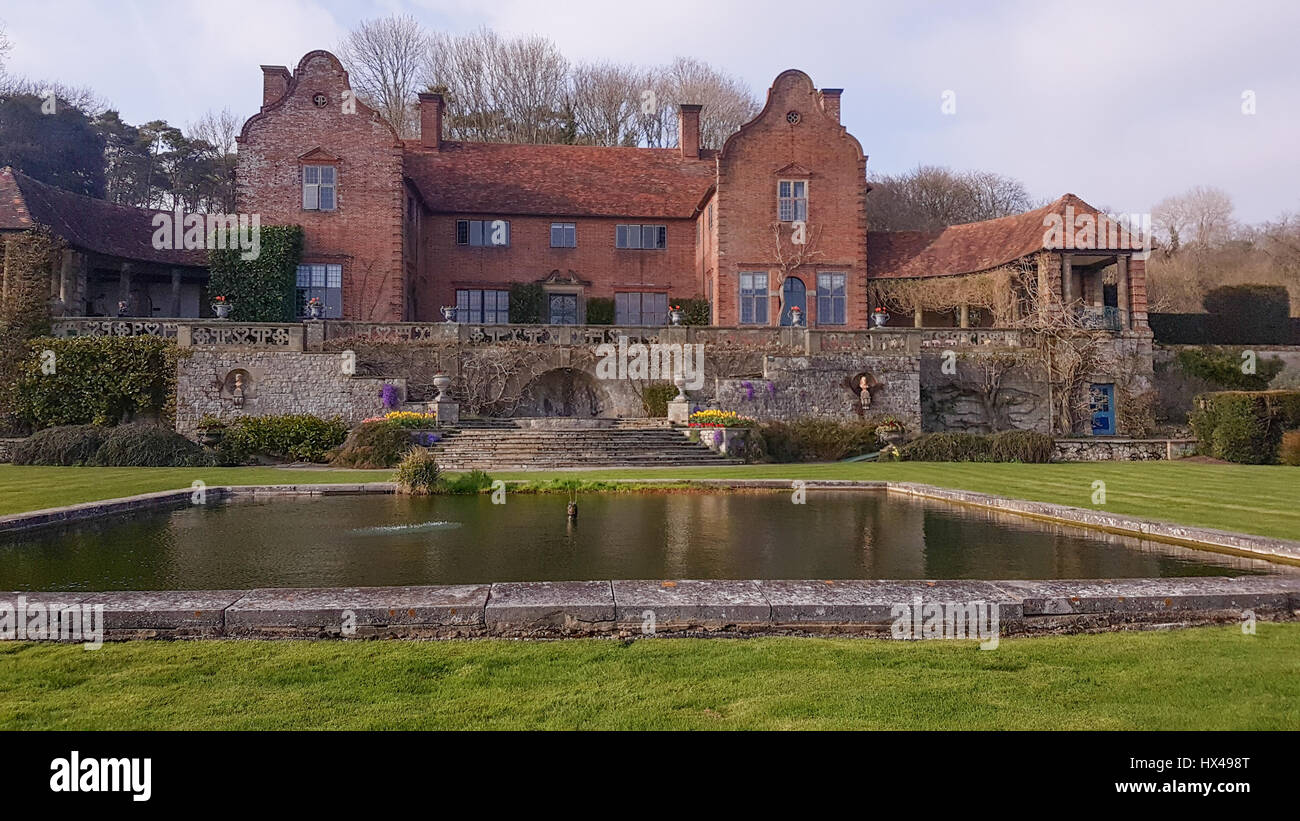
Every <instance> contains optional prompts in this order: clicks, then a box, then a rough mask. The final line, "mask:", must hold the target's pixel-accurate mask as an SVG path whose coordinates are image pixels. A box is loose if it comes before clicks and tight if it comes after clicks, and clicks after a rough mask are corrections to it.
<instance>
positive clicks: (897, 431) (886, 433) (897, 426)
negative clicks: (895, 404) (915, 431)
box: [876, 416, 907, 448]
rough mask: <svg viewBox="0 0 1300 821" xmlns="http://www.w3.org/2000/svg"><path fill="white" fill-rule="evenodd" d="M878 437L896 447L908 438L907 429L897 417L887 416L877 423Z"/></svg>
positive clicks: (883, 442) (885, 443)
mask: <svg viewBox="0 0 1300 821" xmlns="http://www.w3.org/2000/svg"><path fill="white" fill-rule="evenodd" d="M876 437H877V438H878V439H880V441H881V443H882V444H884V445H887V446H892V447H895V448H896V447H898V446H899V445H901V444H903V442H904V440H906V438H907V431H906V429H905V428H904V427H903V423H902V422H901V421H899V420H898V418H897V417H894V416H886V417H885V418H884V419H881V420H880V424H878V425H876Z"/></svg>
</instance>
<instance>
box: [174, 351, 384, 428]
mask: <svg viewBox="0 0 1300 821" xmlns="http://www.w3.org/2000/svg"><path fill="white" fill-rule="evenodd" d="M348 362H349V357H346V356H345V355H343V354H341V353H304V352H301V351H251V350H250V351H239V350H210V349H205V348H191V349H190V354H189V355H188V356H183V357H181V359H180V361H179V363H178V365H177V379H176V430H177V431H178V432H180V433H183V434H186V435H190V434H192V433H194V431H195V425H196V424H197V423H198V421H199V419H201V418H202V417H203V416H205V415H208V414H211V415H213V416H217V417H220V418H223V419H232V418H235V417H238V416H270V415H273V414H283V413H310V414H314V415H316V416H321V417H326V418H328V417H331V416H340V417H342V418H343V419H344V421H346V422H348V423H355V422H359V421H361V420H362V419H365V418H366V417H368V416H376V415H379V414H382V413H384V412H385V408H384V404H383V401H382V400H381V398H380V391H381V390H382V388H383V386H384V384H385V383H388V384H391V385H393V386H394V387H396V388H397V391H398V395H399V397H404V396H405V392H406V380H405V379H402V378H391V379H378V378H373V377H364V376H352V375H349V372H348V371H349V367H348ZM236 375H240V376H241V378H240V379H239V380H238V383H237V380H236V378H235V377H236Z"/></svg>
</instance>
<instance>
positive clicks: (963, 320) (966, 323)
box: [957, 305, 970, 328]
mask: <svg viewBox="0 0 1300 821" xmlns="http://www.w3.org/2000/svg"><path fill="white" fill-rule="evenodd" d="M957 327H959V328H969V327H970V306H969V305H962V306H961V307H960V308H958V309H957Z"/></svg>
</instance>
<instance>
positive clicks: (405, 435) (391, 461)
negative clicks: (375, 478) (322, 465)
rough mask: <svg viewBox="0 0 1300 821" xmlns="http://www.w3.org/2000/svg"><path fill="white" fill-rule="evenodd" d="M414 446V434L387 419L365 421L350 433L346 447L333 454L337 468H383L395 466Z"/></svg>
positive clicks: (332, 461)
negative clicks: (412, 438)
mask: <svg viewBox="0 0 1300 821" xmlns="http://www.w3.org/2000/svg"><path fill="white" fill-rule="evenodd" d="M412 447H414V444H413V443H412V442H411V433H410V432H409V431H407V430H406V429H405V428H403V427H401V426H399V425H397V424H395V423H393V422H389V421H386V420H379V421H375V422H362V423H361V424H360V425H357V426H356V427H355V428H353V429H352V431H351V432H350V433H348V438H347V440H346V441H344V443H343V446H342V447H340V448H339V449H338V450H336V451H334V452H333V453H331V454H330V464H331V465H333V466H335V467H345V468H366V469H375V470H378V469H382V468H391V467H395V466H396V465H397V463H398V462H400V461H401V460H402V457H403V456H405V455H406V452H407V451H408V450H410V449H411V448H412Z"/></svg>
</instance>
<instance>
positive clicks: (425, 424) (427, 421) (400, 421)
mask: <svg viewBox="0 0 1300 821" xmlns="http://www.w3.org/2000/svg"><path fill="white" fill-rule="evenodd" d="M363 421H365V422H392V423H393V424H395V425H397V426H398V427H401V428H408V429H411V428H432V427H435V426H436V425H437V424H438V416H437V414H433V413H417V412H416V411H391V412H389V413H386V414H384V415H383V416H372V417H370V418H369V419H365V420H363Z"/></svg>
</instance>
